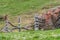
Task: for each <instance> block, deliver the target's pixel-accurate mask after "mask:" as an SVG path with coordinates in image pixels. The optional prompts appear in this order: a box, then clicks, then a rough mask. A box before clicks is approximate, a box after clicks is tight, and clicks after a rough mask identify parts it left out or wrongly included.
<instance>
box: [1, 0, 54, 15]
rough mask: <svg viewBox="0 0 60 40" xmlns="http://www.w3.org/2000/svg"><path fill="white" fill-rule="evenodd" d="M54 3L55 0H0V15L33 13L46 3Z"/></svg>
mask: <svg viewBox="0 0 60 40" xmlns="http://www.w3.org/2000/svg"><path fill="white" fill-rule="evenodd" d="M54 2H55V0H0V15H2V14H9V15H10V14H11V15H19V14H22V13H25V12H30V11H32V12H33V11H34V10H36V9H39V8H41V7H42V6H44V5H46V4H47V3H48V4H49V3H54Z"/></svg>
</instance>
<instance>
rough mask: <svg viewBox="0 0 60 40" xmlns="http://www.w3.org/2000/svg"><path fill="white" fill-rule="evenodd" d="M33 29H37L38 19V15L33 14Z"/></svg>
mask: <svg viewBox="0 0 60 40" xmlns="http://www.w3.org/2000/svg"><path fill="white" fill-rule="evenodd" d="M34 30H39V19H38V15H37V14H36V15H35V19H34Z"/></svg>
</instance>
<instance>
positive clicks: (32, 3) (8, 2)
mask: <svg viewBox="0 0 60 40" xmlns="http://www.w3.org/2000/svg"><path fill="white" fill-rule="evenodd" d="M59 5H60V0H0V15H6V14H8V17H9V18H8V19H9V20H10V21H11V22H12V23H13V24H14V25H17V16H21V18H22V19H21V25H22V26H24V25H26V24H29V23H31V22H33V17H34V14H35V13H39V14H41V13H42V11H43V9H42V8H43V7H48V8H52V7H55V6H59ZM4 25H5V24H4V22H1V21H0V29H1V28H2V27H4ZM0 40H60V29H56V30H46V31H24V32H13V33H0Z"/></svg>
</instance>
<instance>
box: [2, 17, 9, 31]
mask: <svg viewBox="0 0 60 40" xmlns="http://www.w3.org/2000/svg"><path fill="white" fill-rule="evenodd" d="M8 27H9V23H8V19H7V16H6V20H5V26H4V28H3V29H2V30H1V31H3V32H10V30H9V28H8Z"/></svg>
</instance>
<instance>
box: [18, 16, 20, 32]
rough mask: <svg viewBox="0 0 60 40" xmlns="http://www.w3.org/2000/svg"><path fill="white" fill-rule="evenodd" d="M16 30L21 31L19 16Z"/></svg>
mask: <svg viewBox="0 0 60 40" xmlns="http://www.w3.org/2000/svg"><path fill="white" fill-rule="evenodd" d="M18 29H19V32H20V30H21V28H20V16H19V17H18Z"/></svg>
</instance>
